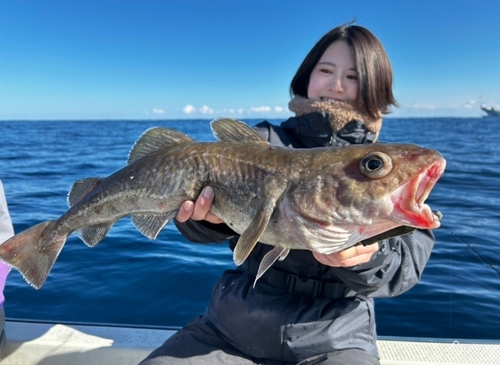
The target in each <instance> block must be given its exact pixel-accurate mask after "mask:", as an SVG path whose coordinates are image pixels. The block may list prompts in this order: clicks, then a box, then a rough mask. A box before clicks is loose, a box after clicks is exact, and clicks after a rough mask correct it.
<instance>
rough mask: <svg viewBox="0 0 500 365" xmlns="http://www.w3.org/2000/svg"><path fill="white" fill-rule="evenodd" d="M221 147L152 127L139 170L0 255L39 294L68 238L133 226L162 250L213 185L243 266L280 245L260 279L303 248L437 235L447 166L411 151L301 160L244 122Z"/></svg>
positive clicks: (93, 238)
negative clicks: (265, 248)
mask: <svg viewBox="0 0 500 365" xmlns="http://www.w3.org/2000/svg"><path fill="white" fill-rule="evenodd" d="M211 128H212V131H213V133H214V135H215V137H216V138H217V139H218V141H217V142H196V141H194V140H193V139H192V138H190V137H188V136H186V135H184V134H182V133H180V132H178V131H175V130H172V129H165V128H151V129H148V130H147V131H145V132H144V133H143V134H142V136H141V137H140V138H139V139H138V140H137V142H136V143H135V145H134V146H133V147H132V150H131V152H130V155H129V159H128V165H127V166H126V167H124V168H122V169H121V170H118V171H116V172H115V173H113V174H112V175H110V176H108V177H106V178H102V179H99V178H88V179H83V180H80V181H77V182H76V183H75V184H74V185H73V187H72V189H71V191H70V193H69V194H68V203H69V206H70V208H69V209H68V210H67V211H66V212H65V213H64V214H63V215H62V216H61V217H59V218H58V219H56V220H53V221H47V222H43V223H39V224H38V225H35V226H33V227H31V228H29V229H27V230H25V231H23V232H21V233H19V234H17V235H15V236H14V237H12V238H11V239H9V240H7V241H6V242H4V243H3V244H1V245H0V259H1V260H3V261H4V262H6V263H7V264H9V265H11V266H13V267H14V268H16V269H17V270H19V271H20V272H21V274H22V275H23V277H24V278H25V279H26V281H27V282H28V283H30V284H31V285H33V286H34V287H35V288H37V289H39V288H40V287H41V286H42V285H43V283H44V282H45V280H46V279H47V276H48V274H49V272H50V270H51V269H52V266H53V265H54V263H55V261H56V259H57V257H58V255H59V253H60V251H61V249H62V248H63V246H64V244H65V242H66V240H67V238H68V236H69V235H70V234H71V233H72V232H77V233H78V235H79V236H80V238H81V239H82V240H83V241H84V242H85V243H86V244H87V245H88V246H95V245H96V244H98V243H99V242H100V241H101V240H102V239H103V238H104V237H105V236H106V234H107V233H108V231H109V229H110V228H111V227H112V226H113V224H114V223H115V222H116V221H118V220H119V219H120V218H122V217H124V216H131V218H132V223H133V224H134V225H135V227H136V228H137V229H138V230H139V231H140V232H141V233H142V234H144V235H145V236H146V237H148V238H150V239H155V238H156V237H157V235H158V233H159V232H160V231H161V230H162V229H163V227H165V225H166V224H168V222H169V221H170V220H172V219H173V218H174V217H175V215H176V213H177V211H178V209H179V207H180V205H181V203H182V202H184V201H185V200H188V199H190V200H194V199H196V198H197V196H198V195H199V193H200V191H201V190H202V188H203V187H205V186H207V185H211V186H212V187H213V189H214V193H215V199H214V202H213V204H212V208H211V211H212V212H213V213H214V214H216V215H217V216H219V217H220V218H221V219H223V220H224V222H225V223H226V224H227V225H228V226H229V227H231V228H232V229H233V230H234V231H236V232H237V233H239V234H241V237H240V239H239V241H238V243H237V245H236V248H235V250H234V262H235V263H236V265H241V264H242V263H243V262H244V261H245V260H246V258H247V257H248V255H249V254H250V253H251V251H252V249H253V248H254V246H255V245H256V243H257V242H258V241H259V242H263V243H266V244H269V245H272V246H275V248H274V249H273V250H271V251H270V252H269V253H268V254H267V255H266V257H264V259H263V261H262V263H261V266H260V268H259V272H258V275H257V279H258V278H259V277H260V276H261V275H262V274H263V273H264V272H265V271H266V270H267V269H268V268H269V267H270V266H271V265H272V264H273V263H274V262H275V261H276V260H278V259H280V260H283V259H285V257H286V256H287V254H288V252H289V251H290V250H291V249H305V250H311V251H315V252H318V253H324V254H329V253H333V252H336V251H340V250H343V249H345V248H348V247H351V246H353V245H355V244H356V243H358V242H360V241H362V240H364V239H367V238H370V237H373V236H376V235H378V234H380V233H382V232H386V231H389V230H391V229H394V228H395V227H399V226H411V227H417V228H429V229H432V228H437V227H439V225H440V222H439V219H438V217H437V216H436V215H435V214H434V213H432V211H431V209H430V208H429V206H428V205H426V204H424V201H425V199H426V198H427V197H428V195H429V193H430V191H431V189H432V188H433V187H434V185H435V183H436V182H437V180H438V179H439V178H440V176H441V175H442V173H443V171H444V168H445V165H446V162H445V160H444V158H443V157H442V155H441V154H440V153H439V152H437V151H434V150H431V149H425V148H422V147H419V146H416V145H408V144H369V145H355V146H349V147H344V148H341V149H335V148H328V147H326V148H314V149H291V148H286V147H281V146H275V145H272V144H270V143H268V142H267V141H265V140H263V139H262V138H261V137H260V136H259V135H258V134H257V133H256V132H255V131H254V130H253V129H252V128H250V127H249V126H247V125H246V124H244V123H242V122H239V121H236V120H233V119H218V120H215V121H213V122H212V123H211Z"/></svg>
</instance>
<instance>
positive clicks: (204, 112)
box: [199, 105, 214, 114]
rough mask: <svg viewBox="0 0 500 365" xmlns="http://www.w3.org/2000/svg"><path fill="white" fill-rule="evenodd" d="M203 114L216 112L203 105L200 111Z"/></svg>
mask: <svg viewBox="0 0 500 365" xmlns="http://www.w3.org/2000/svg"><path fill="white" fill-rule="evenodd" d="M199 111H200V113H201V114H213V113H214V110H213V109H212V108H210V107H208V106H207V105H203V106H202V107H201V109H200V110H199Z"/></svg>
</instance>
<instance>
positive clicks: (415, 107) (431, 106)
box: [412, 104, 436, 110]
mask: <svg viewBox="0 0 500 365" xmlns="http://www.w3.org/2000/svg"><path fill="white" fill-rule="evenodd" d="M412 107H413V109H423V110H435V109H436V106H435V105H430V104H427V105H421V104H413V106H412Z"/></svg>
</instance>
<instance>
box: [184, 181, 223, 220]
mask: <svg viewBox="0 0 500 365" xmlns="http://www.w3.org/2000/svg"><path fill="white" fill-rule="evenodd" d="M213 200H214V190H213V189H212V187H211V186H205V187H204V188H203V190H202V191H201V193H200V195H199V196H198V198H197V199H196V201H195V202H193V201H192V200H186V201H185V202H184V203H182V205H181V206H180V208H179V211H178V212H177V215H176V216H175V219H177V221H179V222H181V223H183V222H185V221H187V220H188V219H193V220H195V221H202V220H205V221H207V222H210V223H215V224H218V223H223V220H222V219H220V218H219V217H217V216H216V215H215V214H213V213H212V212H210V207H211V206H212V202H213Z"/></svg>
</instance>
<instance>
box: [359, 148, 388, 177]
mask: <svg viewBox="0 0 500 365" xmlns="http://www.w3.org/2000/svg"><path fill="white" fill-rule="evenodd" d="M359 169H360V171H361V173H362V174H363V175H365V176H367V177H369V178H372V179H380V178H382V177H384V176H386V175H387V174H388V173H389V172H391V170H392V160H391V158H390V157H389V156H387V155H386V154H385V153H382V152H372V153H369V154H368V155H366V156H365V157H363V158H362V159H361V161H359Z"/></svg>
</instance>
